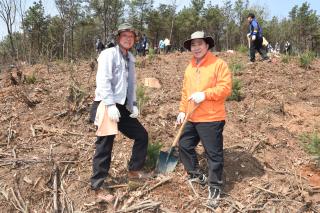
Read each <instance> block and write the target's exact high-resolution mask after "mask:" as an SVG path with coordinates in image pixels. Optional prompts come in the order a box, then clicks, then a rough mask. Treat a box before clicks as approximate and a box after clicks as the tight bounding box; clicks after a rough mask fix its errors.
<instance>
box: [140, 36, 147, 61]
mask: <svg viewBox="0 0 320 213" xmlns="http://www.w3.org/2000/svg"><path fill="white" fill-rule="evenodd" d="M147 45H148V38H147V36H146V34H143V36H142V41H141V48H142V50H141V51H142V55H143V56H145V55H146V50H147Z"/></svg>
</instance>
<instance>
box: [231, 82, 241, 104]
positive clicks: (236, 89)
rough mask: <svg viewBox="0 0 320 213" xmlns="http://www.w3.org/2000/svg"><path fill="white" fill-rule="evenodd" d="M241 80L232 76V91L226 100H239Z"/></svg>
mask: <svg viewBox="0 0 320 213" xmlns="http://www.w3.org/2000/svg"><path fill="white" fill-rule="evenodd" d="M240 90H241V81H240V80H239V79H237V78H233V81H232V93H231V95H230V96H229V98H228V101H240V100H241V91H240Z"/></svg>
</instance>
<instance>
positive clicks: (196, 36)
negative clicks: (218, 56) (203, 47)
mask: <svg viewBox="0 0 320 213" xmlns="http://www.w3.org/2000/svg"><path fill="white" fill-rule="evenodd" d="M199 38H200V39H204V40H205V41H206V43H207V44H209V49H211V48H212V47H214V40H213V38H212V37H211V36H206V35H205V33H204V32H203V31H196V32H194V33H192V34H191V38H190V39H188V40H186V41H185V42H184V43H183V46H184V47H185V48H186V49H188V50H190V49H191V41H192V40H194V39H199Z"/></svg>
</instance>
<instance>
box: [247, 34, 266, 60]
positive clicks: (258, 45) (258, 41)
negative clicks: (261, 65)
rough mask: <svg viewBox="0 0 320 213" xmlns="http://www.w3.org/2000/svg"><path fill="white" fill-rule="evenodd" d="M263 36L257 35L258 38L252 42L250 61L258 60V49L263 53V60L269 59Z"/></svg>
mask: <svg viewBox="0 0 320 213" xmlns="http://www.w3.org/2000/svg"><path fill="white" fill-rule="evenodd" d="M262 42H263V38H262V37H261V38H260V37H257V38H256V40H254V41H252V40H251V43H250V61H252V62H254V61H255V60H256V51H258V53H259V54H260V55H261V57H262V59H263V60H266V59H268V58H269V57H268V56H267V51H266V50H265V48H264V47H263V46H262Z"/></svg>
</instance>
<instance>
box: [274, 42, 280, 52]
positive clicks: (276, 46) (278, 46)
mask: <svg viewBox="0 0 320 213" xmlns="http://www.w3.org/2000/svg"><path fill="white" fill-rule="evenodd" d="M274 50H275V53H277V54H280V44H279V42H276V45H275V46H274Z"/></svg>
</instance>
